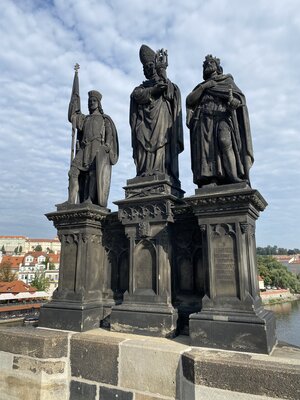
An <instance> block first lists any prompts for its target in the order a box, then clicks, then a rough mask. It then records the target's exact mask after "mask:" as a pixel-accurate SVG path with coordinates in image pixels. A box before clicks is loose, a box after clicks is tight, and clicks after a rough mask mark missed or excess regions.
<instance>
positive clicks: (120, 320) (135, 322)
mask: <svg viewBox="0 0 300 400" xmlns="http://www.w3.org/2000/svg"><path fill="white" fill-rule="evenodd" d="M176 322H177V311H176V310H175V309H174V308H173V307H172V306H163V305H162V306H159V305H157V306H155V305H153V304H149V305H146V304H144V305H141V304H130V305H129V304H122V305H120V306H115V307H113V309H112V313H111V316H110V329H111V331H113V332H124V333H133V334H139V335H147V336H157V337H174V336H175V334H176V329H177V324H176Z"/></svg>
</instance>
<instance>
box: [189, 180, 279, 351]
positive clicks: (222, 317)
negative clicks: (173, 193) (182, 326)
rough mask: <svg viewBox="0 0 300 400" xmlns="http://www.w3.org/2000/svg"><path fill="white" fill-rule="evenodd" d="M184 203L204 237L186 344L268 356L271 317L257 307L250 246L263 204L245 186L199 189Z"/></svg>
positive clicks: (271, 340)
mask: <svg viewBox="0 0 300 400" xmlns="http://www.w3.org/2000/svg"><path fill="white" fill-rule="evenodd" d="M186 201H187V202H188V204H190V205H191V207H192V209H193V212H194V214H195V216H196V217H197V218H198V224H199V227H200V230H201V232H202V235H203V237H202V240H203V246H204V249H205V252H206V260H207V263H206V266H205V274H206V275H207V281H208V287H207V290H206V293H205V295H204V297H203V299H202V310H201V312H198V313H194V314H192V315H191V316H190V327H189V331H190V338H191V345H192V346H201V347H211V348H219V349H227V350H235V351H249V352H258V353H269V352H270V351H271V350H272V348H273V346H274V344H275V342H276V337H275V318H274V316H273V313H272V312H270V311H266V310H264V308H263V307H262V302H261V299H260V296H259V288H258V276H257V275H258V273H257V267H256V245H255V221H256V219H257V218H258V216H259V212H260V211H263V210H264V209H265V207H266V205H267V203H266V201H265V200H264V198H263V197H262V196H261V195H260V193H259V192H258V191H257V190H253V189H251V188H250V187H249V186H247V185H246V184H244V183H239V184H233V185H224V186H220V187H215V188H208V189H198V190H196V195H195V196H192V197H190V198H188V199H186Z"/></svg>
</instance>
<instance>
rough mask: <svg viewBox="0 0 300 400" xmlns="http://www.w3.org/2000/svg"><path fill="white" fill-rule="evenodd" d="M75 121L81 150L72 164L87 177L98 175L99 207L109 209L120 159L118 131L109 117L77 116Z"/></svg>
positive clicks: (103, 115) (98, 115)
mask: <svg viewBox="0 0 300 400" xmlns="http://www.w3.org/2000/svg"><path fill="white" fill-rule="evenodd" d="M74 117H75V122H76V128H77V138H78V142H79V149H78V151H77V153H76V156H75V158H74V160H73V162H72V165H71V170H72V168H77V169H78V170H80V171H83V172H86V174H89V173H90V172H91V171H96V185H97V200H96V204H98V205H100V206H102V207H106V206H107V200H108V195H109V189H110V180H111V166H112V165H114V164H115V163H116V162H117V161H118V156H119V145H118V137H117V130H116V127H115V125H114V123H113V121H112V119H111V118H110V117H109V116H108V115H106V114H100V113H99V114H98V113H97V114H91V115H87V116H85V115H84V114H81V113H80V112H77V113H76V114H74ZM87 190H88V187H85V190H84V191H85V193H83V194H82V197H83V198H82V200H85V199H86V198H87V197H88V195H89V193H87ZM79 191H81V188H79Z"/></svg>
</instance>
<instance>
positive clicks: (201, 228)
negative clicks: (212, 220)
mask: <svg viewBox="0 0 300 400" xmlns="http://www.w3.org/2000/svg"><path fill="white" fill-rule="evenodd" d="M199 228H200V231H201V232H206V229H207V226H206V224H201V225H199Z"/></svg>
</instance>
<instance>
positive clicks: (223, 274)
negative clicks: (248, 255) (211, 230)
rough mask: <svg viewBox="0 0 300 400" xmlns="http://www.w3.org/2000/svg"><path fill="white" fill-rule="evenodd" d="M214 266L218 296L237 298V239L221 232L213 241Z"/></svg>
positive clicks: (223, 230) (222, 230)
mask: <svg viewBox="0 0 300 400" xmlns="http://www.w3.org/2000/svg"><path fill="white" fill-rule="evenodd" d="M213 266H214V276H215V283H216V295H217V296H224V297H236V296H237V282H236V279H237V262H236V250H235V238H234V237H232V236H231V235H229V234H228V233H226V231H225V229H223V228H222V229H221V230H219V232H218V234H217V235H215V236H214V240H213Z"/></svg>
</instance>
